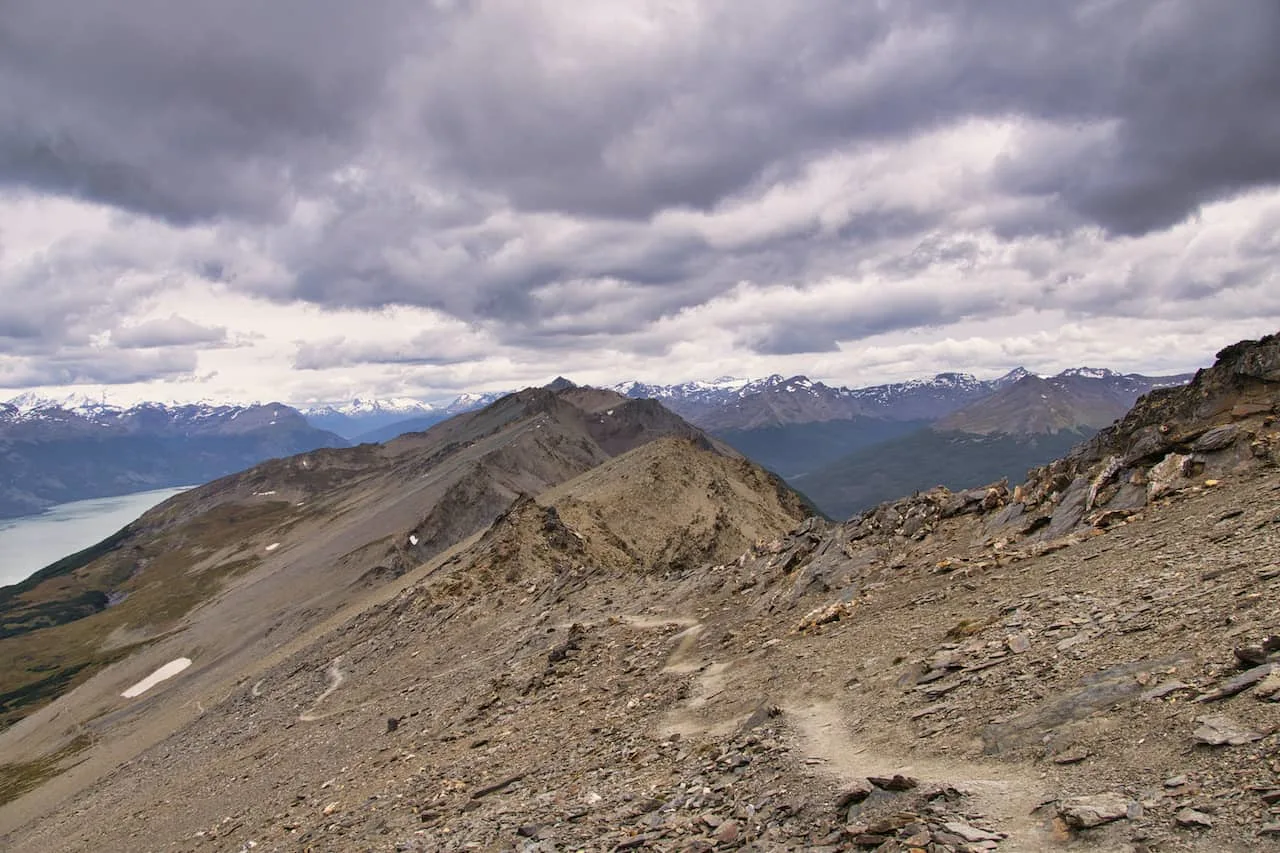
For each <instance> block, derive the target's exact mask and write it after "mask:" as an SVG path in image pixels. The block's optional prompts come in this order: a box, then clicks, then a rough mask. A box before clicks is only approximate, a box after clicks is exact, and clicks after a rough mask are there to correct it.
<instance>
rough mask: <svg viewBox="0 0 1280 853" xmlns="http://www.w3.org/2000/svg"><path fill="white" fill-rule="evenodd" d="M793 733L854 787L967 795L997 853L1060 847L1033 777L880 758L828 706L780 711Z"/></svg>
mask: <svg viewBox="0 0 1280 853" xmlns="http://www.w3.org/2000/svg"><path fill="white" fill-rule="evenodd" d="M782 708H783V712H784V714H785V717H786V719H787V720H789V721H790V722H791V723H792V725H793V726H794V727H795V729H796V732H797V734H798V735H799V736H800V742H801V744H802V746H803V749H804V751H805V754H806V756H807V757H808V758H811V759H817V760H819V761H820V762H821V764H820V765H818V767H819V772H822V773H825V774H827V775H830V776H832V777H835V778H838V779H842V780H846V781H850V782H852V781H854V780H860V779H865V778H866V777H868V776H892V775H893V774H895V773H902V774H903V775H909V776H914V777H915V778H917V779H919V780H920V781H921V782H922V783H929V782H937V783H940V784H946V785H950V786H951V787H953V788H955V789H957V790H959V791H961V792H963V793H965V794H967V795H968V796H969V801H970V803H971V804H972V806H973V809H974V810H975V811H976V812H978V813H981V814H982V815H984V816H985V817H986V818H988V819H989V821H990V825H991V828H993V829H995V830H998V831H1000V832H1007V833H1008V834H1009V837H1008V839H1007V840H1005V841H1004V842H1002V843H1001V844H1000V851H1001V853H1036V851H1042V850H1048V849H1052V848H1054V847H1057V846H1059V844H1058V842H1056V841H1055V839H1054V838H1053V835H1052V833H1051V832H1050V831H1049V829H1048V826H1047V820H1046V819H1045V818H1043V817H1037V816H1034V815H1032V811H1033V810H1034V809H1035V808H1036V807H1037V806H1039V805H1041V804H1042V803H1044V802H1045V801H1046V800H1048V799H1051V797H1050V796H1049V795H1048V794H1047V792H1046V790H1045V789H1044V787H1043V786H1042V785H1041V783H1040V781H1039V780H1038V779H1037V778H1036V776H1035V774H1034V773H1030V772H1028V771H1026V770H1024V769H1022V768H1020V767H1015V766H1012V765H998V764H986V763H982V762H970V761H964V760H960V759H951V758H945V757H940V756H918V755H917V756H912V757H910V758H909V759H908V760H905V761H904V760H903V759H902V756H890V755H883V754H879V753H877V752H875V751H873V750H870V749H868V748H866V747H865V746H862V745H859V744H858V743H855V742H854V740H853V737H852V736H851V735H850V733H849V730H848V727H847V725H846V724H845V717H844V715H843V714H842V713H841V711H840V709H839V708H838V707H837V706H836V705H835V704H834V703H832V702H821V701H820V702H804V703H801V702H796V701H793V702H790V703H787V704H784V705H783V706H782ZM1093 849H1094V850H1095V851H1096V853H1119V851H1121V850H1122V849H1128V848H1121V847H1108V846H1095V847H1094V848H1093Z"/></svg>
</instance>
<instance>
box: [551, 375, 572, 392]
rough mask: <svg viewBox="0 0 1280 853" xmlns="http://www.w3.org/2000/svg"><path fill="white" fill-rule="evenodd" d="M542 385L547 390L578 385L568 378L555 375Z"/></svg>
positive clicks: (564, 389) (565, 388) (562, 389)
mask: <svg viewBox="0 0 1280 853" xmlns="http://www.w3.org/2000/svg"><path fill="white" fill-rule="evenodd" d="M543 387H545V388H546V389H547V390H548V391H566V390H568V389H570V388H577V387H578V386H577V385H576V384H575V383H573V382H570V381H569V380H568V379H565V378H564V377H563V376H557V377H556V378H555V379H552V380H551V381H550V382H548V383H547V384H546V385H545V386H543Z"/></svg>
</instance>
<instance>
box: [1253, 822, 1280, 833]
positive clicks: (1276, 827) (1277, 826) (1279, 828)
mask: <svg viewBox="0 0 1280 853" xmlns="http://www.w3.org/2000/svg"><path fill="white" fill-rule="evenodd" d="M1258 834H1259V835H1280V822H1276V823H1267V824H1263V826H1262V828H1261V829H1259V830H1258Z"/></svg>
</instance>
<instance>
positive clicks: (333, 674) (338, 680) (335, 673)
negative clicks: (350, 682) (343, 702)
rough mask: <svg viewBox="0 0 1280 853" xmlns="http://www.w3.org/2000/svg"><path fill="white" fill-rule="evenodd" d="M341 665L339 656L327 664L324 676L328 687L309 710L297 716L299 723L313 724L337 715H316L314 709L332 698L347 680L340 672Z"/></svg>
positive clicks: (331, 712) (333, 712)
mask: <svg viewBox="0 0 1280 853" xmlns="http://www.w3.org/2000/svg"><path fill="white" fill-rule="evenodd" d="M341 663H342V656H341V655H339V656H338V657H336V658H334V659H333V662H332V663H331V664H329V668H328V669H327V670H326V671H325V674H326V675H327V676H328V677H329V686H328V687H326V688H325V689H324V692H323V693H321V694H320V695H319V696H317V697H316V700H315V701H314V702H312V703H311V707H310V708H308V709H307V710H305V711H303V712H302V713H301V714H299V715H298V720H299V721H300V722H303V723H313V722H315V721H317V720H323V719H324V718H325V717H328V716H331V715H332V714H335V713H339V712H337V711H330V712H329V713H328V714H317V713H315V709H316V707H317V706H318V705H319V704H320V703H321V702H323V701H324V700H326V699H328V698H329V697H330V696H332V695H333V694H334V692H336V691H337V689H338V688H339V687H341V686H342V682H344V681H346V680H347V677H346V675H345V674H344V673H343V672H342V668H341V666H340V664H341Z"/></svg>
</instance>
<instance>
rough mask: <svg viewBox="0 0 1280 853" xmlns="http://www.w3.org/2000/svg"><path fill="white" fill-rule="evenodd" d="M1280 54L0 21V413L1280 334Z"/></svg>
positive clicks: (937, 24) (981, 356)
mask: <svg viewBox="0 0 1280 853" xmlns="http://www.w3.org/2000/svg"><path fill="white" fill-rule="evenodd" d="M1276 44H1280V6H1277V5H1276V4H1275V3H1274V2H1271V0H1238V2H1234V3H1231V4H1228V5H1226V6H1222V5H1219V6H1212V5H1210V4H1204V3H1201V2H1197V0H1151V1H1150V2H1125V3H1118V2H1110V0H1086V2H1074V3H1069V2H1064V3H1027V2H1022V0H998V1H997V2H990V0H988V2H978V1H977V0H972V2H966V0H948V2H942V0H936V1H935V2H925V0H906V2H901V3H894V4H883V5H881V4H851V3H847V2H843V0H815V2H813V3H807V4H804V5H803V6H795V5H791V6H788V5H787V4H776V3H765V2H762V0H761V2H755V0H750V2H744V1H743V0H734V2H729V0H704V2H692V1H691V0H677V2H657V0H652V2H635V0H625V2H624V0H600V2H594V3H592V4H589V5H587V6H583V5H582V4H565V3H559V2H553V0H544V2H515V0H469V1H468V0H456V2H450V1H449V0H437V2H434V3H421V2H417V3H408V2H401V0H373V2H369V3H364V4H360V5H359V7H358V8H357V7H356V6H353V5H352V4H350V3H340V2H336V0H305V2H304V0H280V2H275V3H270V4H263V3H256V2H248V0H220V2H218V3H213V2H208V0H197V1H196V2H191V3H186V4H180V5H175V4H171V3H160V2H155V0H120V2H118V3H114V4H112V5H111V7H110V9H109V10H108V9H106V8H105V7H103V6H102V5H101V4H99V3H94V2H90V0H14V2H11V3H9V4H7V5H6V11H5V14H4V15H3V16H0V304H2V305H3V306H4V308H3V309H0V387H2V386H8V387H22V386H31V385H40V386H46V385H65V384H72V383H86V382H88V383H107V384H128V385H130V390H131V393H137V394H142V393H145V392H146V391H147V389H148V387H151V386H148V385H147V383H148V382H149V381H154V382H166V383H173V382H176V381H177V380H183V381H184V384H183V385H182V386H180V388H179V386H172V387H170V388H168V390H169V391H174V389H175V388H179V390H180V391H181V393H183V394H188V395H189V394H197V393H199V392H201V391H204V392H208V393H211V394H224V395H234V396H248V397H256V396H264V395H269V394H270V393H278V391H279V389H281V388H284V389H285V390H287V391H288V392H289V393H290V394H291V395H292V396H294V398H295V399H302V398H304V397H306V396H313V397H334V396H340V395H343V394H346V393H349V392H360V393H368V392H384V393H393V392H394V393H422V394H425V393H430V392H432V391H445V390H450V389H456V388H462V387H475V383H490V384H492V385H497V386H506V385H512V384H518V383H519V382H522V381H540V380H541V379H543V378H544V377H549V376H550V375H554V374H555V373H559V372H566V373H572V374H574V375H576V376H583V377H589V378H591V379H593V380H594V381H605V380H608V379H614V380H616V379H621V378H623V377H625V376H627V375H630V374H633V373H636V372H640V371H646V373H645V376H646V378H653V379H662V378H670V379H676V378H687V377H690V376H698V375H704V374H706V373H708V372H710V370H709V369H710V368H712V366H714V367H715V369H716V370H727V371H729V372H734V373H744V372H745V373H753V372H761V371H764V370H774V369H778V370H782V371H784V372H786V371H792V370H794V371H797V372H799V371H803V372H808V373H812V374H814V375H821V376H824V377H826V378H830V379H835V380H839V381H845V382H857V381H861V380H865V381H877V380H880V379H885V378H897V377H899V376H902V375H912V374H915V373H923V372H928V371H930V370H934V369H942V368H948V367H956V368H966V369H974V370H990V371H996V370H999V369H1002V368H1005V367H1008V366H1011V365H1012V363H1013V362H1014V361H1025V362H1028V363H1029V364H1030V365H1031V366H1033V367H1043V368H1045V369H1049V368H1051V367H1053V366H1057V365H1059V364H1060V363H1061V361H1062V359H1064V358H1073V359H1074V358H1079V359H1085V360H1088V361H1090V362H1093V363H1108V364H1113V365H1115V366H1121V367H1132V368H1143V367H1149V366H1155V365H1158V364H1171V365H1172V364H1174V362H1176V361H1177V359H1172V360H1171V359H1170V358H1169V353H1167V352H1166V351H1164V350H1163V349H1162V347H1163V346H1165V345H1167V344H1169V343H1171V342H1174V341H1176V342H1177V345H1178V347H1179V354H1180V356H1181V358H1182V359H1183V361H1182V362H1180V363H1177V365H1176V366H1178V367H1185V366H1190V365H1191V364H1194V363H1196V362H1198V361H1200V360H1203V359H1204V358H1205V357H1206V356H1207V355H1209V354H1211V353H1212V351H1213V350H1214V349H1215V348H1217V347H1218V346H1220V345H1221V344H1223V343H1226V342H1227V341H1228V340H1229V339H1230V338H1232V337H1233V336H1237V335H1239V334H1260V333H1262V332H1265V331H1269V330H1274V329H1275V328H1276V327H1277V326H1280V295H1278V294H1280V283H1278V282H1277V280H1276V273H1275V271H1274V270H1275V269H1276V260H1277V254H1280V242H1277V238H1276V237H1275V234H1276V233H1277V226H1278V225H1280V191H1278V190H1277V185H1278V184H1280V59H1277V54H1276V51H1275V50H1274V46H1275V45H1276ZM1118 329H1128V330H1130V332H1129V333H1127V334H1126V333H1124V332H1120V333H1118V334H1116V333H1115V331H1116V330H1118ZM1137 329H1143V330H1145V331H1144V332H1142V333H1141V334H1139V335H1137V337H1138V338H1139V339H1140V340H1142V341H1145V342H1146V344H1145V345H1143V346H1135V341H1134V337H1135V336H1134V335H1133V330H1137ZM1063 366H1065V365H1063ZM877 370H878V371H880V373H879V374H877V375H867V374H868V373H869V372H870V371H877ZM890 374H892V375H890ZM272 389H275V391H274V392H273V391H272Z"/></svg>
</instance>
